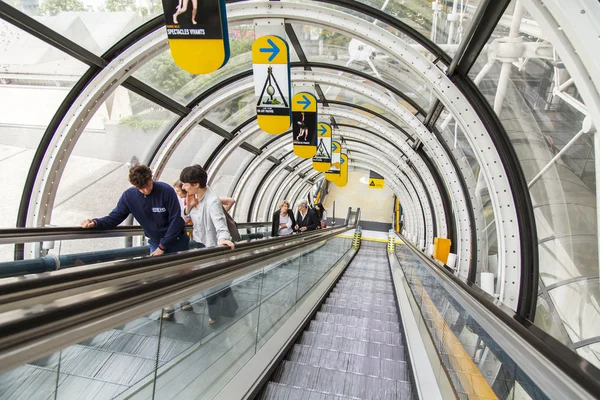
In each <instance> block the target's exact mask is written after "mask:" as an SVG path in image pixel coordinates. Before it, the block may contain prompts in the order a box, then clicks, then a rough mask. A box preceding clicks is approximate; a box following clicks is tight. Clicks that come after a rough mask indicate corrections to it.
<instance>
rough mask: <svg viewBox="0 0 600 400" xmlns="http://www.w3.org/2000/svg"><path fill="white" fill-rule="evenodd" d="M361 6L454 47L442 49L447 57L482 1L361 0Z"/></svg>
mask: <svg viewBox="0 0 600 400" xmlns="http://www.w3.org/2000/svg"><path fill="white" fill-rule="evenodd" d="M358 1H360V2H361V3H364V4H367V5H369V6H371V7H374V8H377V9H379V10H382V11H384V12H385V13H386V14H389V15H391V16H393V17H396V18H397V19H399V20H401V21H402V22H404V23H406V24H407V25H409V26H411V27H412V28H414V29H416V30H417V31H419V32H420V33H421V34H423V36H425V37H427V38H429V39H430V40H431V41H433V42H434V43H438V44H445V45H452V44H454V45H455V46H447V48H446V46H443V47H442V48H443V49H444V50H446V52H447V53H448V54H453V53H454V52H455V51H456V47H457V46H456V45H457V44H458V43H460V42H461V41H462V38H463V34H465V33H466V32H468V30H469V28H470V27H471V21H472V20H473V16H474V15H475V12H476V11H477V8H478V7H479V3H480V1H477V0H475V1H453V2H449V1H442V0H433V1H430V0H411V1H405V0H391V1H384V0H358Z"/></svg>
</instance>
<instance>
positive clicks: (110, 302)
mask: <svg viewBox="0 0 600 400" xmlns="http://www.w3.org/2000/svg"><path fill="white" fill-rule="evenodd" d="M352 228H353V226H344V227H338V228H331V229H327V230H323V232H321V234H315V235H300V236H302V237H303V238H304V240H297V238H292V239H290V240H289V242H292V243H293V244H286V243H278V244H276V245H274V246H264V247H262V248H261V249H260V251H259V250H256V251H252V252H246V253H245V255H229V254H225V255H224V256H223V257H222V258H220V259H219V260H217V261H209V262H205V263H204V265H202V264H200V265H198V262H195V261H194V262H189V260H187V261H188V262H186V263H184V264H180V265H178V270H177V271H173V272H170V273H163V274H162V275H157V276H154V277H151V278H144V279H140V280H138V281H135V282H128V283H126V284H117V285H113V286H110V287H109V286H107V287H105V288H103V289H98V290H94V291H92V292H84V293H80V294H78V295H71V294H70V293H65V297H64V298H63V299H60V300H59V301H55V302H53V303H50V304H44V305H40V306H38V307H34V308H32V309H19V308H15V310H11V311H7V312H5V313H3V314H0V332H2V334H1V335H0V371H7V370H10V369H12V368H15V367H17V366H19V365H22V364H23V363H26V362H29V361H31V360H34V359H36V358H39V357H41V356H43V355H46V354H50V353H53V352H55V351H58V350H60V349H62V348H64V347H66V346H68V345H70V344H74V343H77V342H79V341H81V340H84V339H85V338H87V337H93V336H95V335H97V334H100V333H102V332H104V331H106V330H108V329H112V328H113V327H114V326H118V325H119V324H121V323H123V319H124V318H127V319H128V320H131V319H135V318H139V317H141V316H144V315H148V313H151V312H154V311H156V309H160V307H161V306H164V304H172V303H175V302H176V301H181V300H182V299H180V298H177V299H176V298H174V297H181V296H184V294H185V296H188V294H187V293H188V292H194V293H197V292H198V291H202V290H206V289H207V288H210V287H214V286H217V285H220V284H222V283H224V282H228V281H230V280H231V279H232V276H234V275H235V274H236V273H237V274H243V275H246V274H249V273H253V272H255V271H258V270H260V269H261V268H263V267H264V264H265V263H266V262H269V261H271V260H274V259H282V257H286V256H288V255H289V254H290V253H292V252H294V253H295V252H297V251H301V249H303V248H306V247H307V246H309V245H313V244H317V243H319V242H322V241H323V240H326V239H330V238H333V237H335V236H338V235H339V234H341V233H343V232H345V231H347V230H349V229H352ZM156 258H157V259H163V262H164V263H165V264H171V263H169V262H167V261H165V260H164V257H156ZM185 296H184V298H186V297H185ZM156 304H159V306H158V307H156ZM124 316H125V317H124ZM40 353H44V354H40Z"/></svg>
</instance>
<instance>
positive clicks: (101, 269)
mask: <svg viewBox="0 0 600 400" xmlns="http://www.w3.org/2000/svg"><path fill="white" fill-rule="evenodd" d="M339 228H340V229H342V228H344V230H347V229H351V228H352V226H348V225H344V226H342V227H339ZM333 229H336V228H327V229H319V230H315V231H311V232H306V233H302V234H301V235H292V236H279V237H272V238H266V239H259V240H255V241H249V242H242V243H236V249H235V250H231V249H229V248H228V247H211V248H203V249H196V250H191V251H184V252H179V253H173V254H163V255H162V256H160V257H150V256H144V257H140V258H136V259H126V260H117V261H107V262H102V263H97V264H92V265H85V266H80V267H72V268H68V269H64V270H58V271H51V272H44V273H40V274H33V275H27V276H19V277H13V278H4V279H0V305H3V304H7V303H13V302H15V301H19V300H24V299H27V298H31V297H37V296H41V295H48V294H51V293H56V292H60V291H63V290H68V289H71V288H77V287H81V286H84V285H89V284H92V283H93V284H97V283H100V282H102V281H108V280H113V279H121V278H125V277H131V279H132V280H134V279H135V275H137V274H139V273H142V272H143V273H144V274H145V275H148V274H149V273H151V274H160V273H163V272H164V271H162V270H164V269H165V268H171V267H173V265H176V264H179V263H182V262H186V263H192V262H195V263H200V262H203V261H206V260H208V259H213V258H214V257H217V256H218V255H220V254H229V255H232V256H233V255H237V254H240V253H244V252H248V251H251V250H259V249H261V248H264V247H273V248H276V247H274V246H278V245H280V244H282V243H284V244H285V243H286V242H289V241H297V240H306V239H309V238H320V237H324V236H327V237H328V236H329V234H330V233H331V231H332V230H333Z"/></svg>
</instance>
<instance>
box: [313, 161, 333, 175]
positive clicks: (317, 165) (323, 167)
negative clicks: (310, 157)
mask: <svg viewBox="0 0 600 400" xmlns="http://www.w3.org/2000/svg"><path fill="white" fill-rule="evenodd" d="M312 165H313V168H314V169H315V171H319V172H327V171H329V168H331V163H328V162H327V163H326V162H315V161H313V163H312Z"/></svg>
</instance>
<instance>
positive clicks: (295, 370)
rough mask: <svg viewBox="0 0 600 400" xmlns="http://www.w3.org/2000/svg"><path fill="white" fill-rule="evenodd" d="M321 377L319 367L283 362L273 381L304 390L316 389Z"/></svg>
mask: <svg viewBox="0 0 600 400" xmlns="http://www.w3.org/2000/svg"><path fill="white" fill-rule="evenodd" d="M318 377H319V367H313V366H311V365H305V364H298V363H295V362H291V361H285V360H284V361H283V362H282V363H281V365H280V366H279V368H277V370H276V371H275V373H274V374H273V377H272V381H274V382H279V383H283V384H286V385H288V386H295V387H299V388H303V389H314V388H315V386H316V384H317V379H318Z"/></svg>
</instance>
